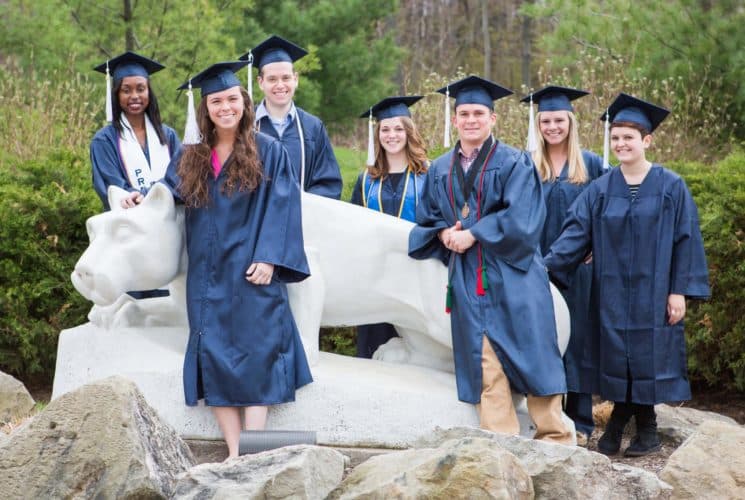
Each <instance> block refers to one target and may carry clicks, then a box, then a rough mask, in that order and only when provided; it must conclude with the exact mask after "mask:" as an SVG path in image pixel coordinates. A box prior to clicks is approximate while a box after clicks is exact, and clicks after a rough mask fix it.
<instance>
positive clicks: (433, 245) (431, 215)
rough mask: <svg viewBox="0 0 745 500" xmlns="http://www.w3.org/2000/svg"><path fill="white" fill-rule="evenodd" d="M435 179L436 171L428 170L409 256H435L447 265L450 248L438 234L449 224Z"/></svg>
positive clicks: (425, 257) (416, 257)
mask: <svg viewBox="0 0 745 500" xmlns="http://www.w3.org/2000/svg"><path fill="white" fill-rule="evenodd" d="M435 181H436V176H435V171H434V169H432V170H430V171H428V172H427V175H426V177H425V180H424V187H423V189H422V194H421V199H420V200H419V205H417V209H416V223H417V225H416V226H414V227H413V228H412V229H411V232H410V233H409V256H410V257H413V258H415V259H420V260H423V259H430V258H435V259H439V260H440V261H441V262H442V263H443V264H445V265H447V262H448V260H449V258H450V250H448V249H447V248H446V247H445V245H443V244H442V242H441V241H440V238H438V237H437V235H438V233H439V232H440V231H442V230H443V229H445V228H447V227H449V225H448V223H447V221H446V220H445V218H444V217H443V215H442V213H441V211H440V207H439V204H438V203H437V201H438V200H437V199H436V194H437V191H436V189H435Z"/></svg>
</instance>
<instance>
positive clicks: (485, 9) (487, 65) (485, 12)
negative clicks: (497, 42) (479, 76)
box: [481, 0, 491, 80]
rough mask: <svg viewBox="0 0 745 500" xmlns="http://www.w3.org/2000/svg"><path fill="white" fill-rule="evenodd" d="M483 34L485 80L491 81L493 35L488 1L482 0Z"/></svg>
mask: <svg viewBox="0 0 745 500" xmlns="http://www.w3.org/2000/svg"><path fill="white" fill-rule="evenodd" d="M481 34H482V36H483V38H484V78H486V79H487V80H491V34H490V33H489V6H488V0H481Z"/></svg>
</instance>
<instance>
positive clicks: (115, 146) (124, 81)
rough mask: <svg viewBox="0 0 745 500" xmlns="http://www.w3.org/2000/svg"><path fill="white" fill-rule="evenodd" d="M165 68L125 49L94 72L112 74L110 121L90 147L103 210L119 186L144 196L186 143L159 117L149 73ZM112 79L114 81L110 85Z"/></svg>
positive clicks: (108, 114) (107, 80) (94, 184)
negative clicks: (111, 188) (115, 188)
mask: <svg viewBox="0 0 745 500" xmlns="http://www.w3.org/2000/svg"><path fill="white" fill-rule="evenodd" d="M164 67H165V66H163V65H162V64H160V63H158V62H156V61H153V60H152V59H148V58H147V57H143V56H140V55H138V54H135V53H134V52H125V53H124V54H121V55H118V56H116V57H114V58H112V59H109V60H108V61H106V62H105V63H103V64H101V65H99V66H96V68H95V70H96V71H100V72H101V73H105V74H106V76H107V79H106V85H111V87H110V88H109V89H107V95H109V92H110V93H111V95H110V97H113V98H111V99H107V108H108V110H107V113H106V114H107V120H108V121H109V122H111V123H110V124H109V125H107V126H105V127H104V128H102V129H101V130H99V131H98V132H97V133H96V135H95V136H94V137H93V140H92V141H91V146H90V157H91V165H92V172H93V188H94V189H95V190H96V193H97V194H98V196H99V198H101V203H103V208H104V210H108V209H109V200H108V194H107V191H108V189H109V186H116V187H119V188H122V189H124V190H127V191H137V192H140V193H142V194H145V193H146V192H147V190H148V189H149V188H150V186H151V185H152V184H153V183H154V182H157V181H158V180H160V179H161V178H163V175H164V174H165V172H166V168H167V167H168V163H169V162H170V161H171V157H172V156H174V155H175V154H176V153H177V152H178V149H179V148H180V147H181V142H180V141H179V139H178V136H177V135H176V132H175V131H174V130H173V129H172V128H170V127H168V126H167V125H164V124H163V123H162V121H161V119H160V111H159V109H158V100H157V99H156V97H155V92H153V89H152V86H151V85H150V75H151V74H153V73H156V72H158V71H160V70H162V69H163V68H164ZM109 80H112V82H111V84H110V83H109Z"/></svg>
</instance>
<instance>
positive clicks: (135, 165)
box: [119, 114, 171, 190]
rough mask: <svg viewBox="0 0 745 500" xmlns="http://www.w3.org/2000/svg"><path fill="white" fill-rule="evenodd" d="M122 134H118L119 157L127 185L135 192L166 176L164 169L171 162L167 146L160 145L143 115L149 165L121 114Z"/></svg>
mask: <svg viewBox="0 0 745 500" xmlns="http://www.w3.org/2000/svg"><path fill="white" fill-rule="evenodd" d="M120 120H121V122H122V128H123V129H124V130H123V133H121V134H119V157H120V158H121V160H122V165H124V171H125V172H126V174H127V178H128V179H129V184H130V185H131V186H132V187H133V188H134V189H137V190H142V189H147V188H149V187H150V186H151V185H153V183H155V182H157V181H159V180H160V179H162V178H163V176H164V175H165V174H166V168H167V167H168V163H169V162H170V161H171V154H170V151H169V150H168V144H161V143H160V138H159V137H158V134H157V133H156V132H155V127H153V124H152V123H150V119H149V118H148V117H147V115H145V130H146V132H147V146H148V150H149V153H150V163H148V161H147V157H146V156H145V152H144V151H143V150H142V146H140V142H139V141H138V140H137V137H136V136H135V134H134V132H133V131H132V126H131V125H130V124H129V120H127V117H126V116H124V114H122V116H121V118H120Z"/></svg>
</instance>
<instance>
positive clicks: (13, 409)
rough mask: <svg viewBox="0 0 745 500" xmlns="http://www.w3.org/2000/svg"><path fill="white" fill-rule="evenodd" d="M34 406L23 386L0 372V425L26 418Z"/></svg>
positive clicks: (32, 399)
mask: <svg viewBox="0 0 745 500" xmlns="http://www.w3.org/2000/svg"><path fill="white" fill-rule="evenodd" d="M35 404H36V402H35V401H34V398H32V397H31V394H29V392H28V390H27V389H26V386H25V385H23V384H22V383H21V382H20V381H19V380H18V379H16V378H15V377H13V376H11V375H8V374H7V373H3V372H0V423H2V422H10V421H12V420H15V419H19V418H23V417H25V416H27V415H28V414H29V412H31V410H32V409H33V408H34V405H35Z"/></svg>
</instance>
